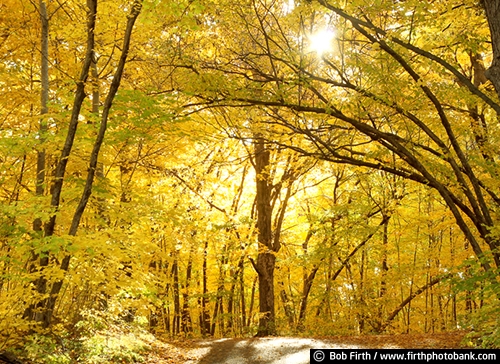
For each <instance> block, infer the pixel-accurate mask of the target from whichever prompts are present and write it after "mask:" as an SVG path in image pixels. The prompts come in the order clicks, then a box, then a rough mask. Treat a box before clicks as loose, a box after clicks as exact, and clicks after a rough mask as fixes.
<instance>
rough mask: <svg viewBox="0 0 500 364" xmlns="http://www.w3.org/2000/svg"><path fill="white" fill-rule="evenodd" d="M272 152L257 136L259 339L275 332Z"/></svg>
mask: <svg viewBox="0 0 500 364" xmlns="http://www.w3.org/2000/svg"><path fill="white" fill-rule="evenodd" d="M269 168H270V151H269V150H268V149H267V148H266V146H265V143H264V140H263V139H262V137H261V136H260V135H257V137H256V140H255V172H256V185H257V196H256V199H257V229H258V241H259V253H258V256H257V263H256V264H255V263H253V264H254V268H255V270H256V271H257V274H258V276H259V312H260V317H259V328H258V331H257V335H256V336H268V335H274V334H275V333H276V325H275V312H274V268H275V265H276V256H275V253H276V252H278V250H279V245H278V246H275V245H274V244H273V232H272V207H271V189H272V187H271V184H270V182H269Z"/></svg>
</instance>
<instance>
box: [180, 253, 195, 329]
mask: <svg viewBox="0 0 500 364" xmlns="http://www.w3.org/2000/svg"><path fill="white" fill-rule="evenodd" d="M192 268H193V262H192V257H191V256H190V257H189V261H188V265H187V268H186V284H185V285H184V289H183V292H182V331H183V332H184V333H185V334H187V333H190V332H192V331H193V325H192V321H191V314H190V312H189V285H190V283H191V272H192Z"/></svg>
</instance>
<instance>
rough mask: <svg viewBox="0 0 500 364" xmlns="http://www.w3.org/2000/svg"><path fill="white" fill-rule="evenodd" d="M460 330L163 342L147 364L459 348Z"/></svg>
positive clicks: (267, 363)
mask: <svg viewBox="0 0 500 364" xmlns="http://www.w3.org/2000/svg"><path fill="white" fill-rule="evenodd" d="M464 334H465V333H464V332H454V333H440V334H410V335H364V336H344V337H342V336H338V337H325V338H299V337H265V338H248V339H191V340H177V341H174V342H172V341H170V342H164V343H163V344H162V345H163V347H158V348H157V350H154V351H153V352H154V353H155V355H152V356H150V358H149V360H148V361H147V363H148V364H157V363H161V364H171V363H172V364H174V363H175V364H177V363H184V364H285V363H286V364H309V350H310V349H311V348H318V349H319V348H332V349H333V348H336V349H375V348H380V349H383V348H387V349H389V348H394V349H396V348H405V349H418V348H429V349H430V348H443V349H452V348H461V347H463V345H462V344H461V340H462V339H463V336H464Z"/></svg>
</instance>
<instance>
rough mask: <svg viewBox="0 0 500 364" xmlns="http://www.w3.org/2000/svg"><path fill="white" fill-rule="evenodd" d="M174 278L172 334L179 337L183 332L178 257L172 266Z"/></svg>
mask: <svg viewBox="0 0 500 364" xmlns="http://www.w3.org/2000/svg"><path fill="white" fill-rule="evenodd" d="M172 276H173V278H174V287H173V294H174V319H173V324H172V334H173V335H174V336H175V335H178V334H179V333H180V332H181V302H180V292H179V291H180V289H179V266H178V262H177V257H176V258H175V260H174V264H173V265H172Z"/></svg>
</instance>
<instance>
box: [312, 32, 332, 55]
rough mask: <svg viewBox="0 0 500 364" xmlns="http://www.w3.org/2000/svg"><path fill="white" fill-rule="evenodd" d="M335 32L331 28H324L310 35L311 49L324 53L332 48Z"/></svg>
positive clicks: (319, 53)
mask: <svg viewBox="0 0 500 364" xmlns="http://www.w3.org/2000/svg"><path fill="white" fill-rule="evenodd" d="M334 36H335V33H334V32H333V30H331V29H328V28H326V29H323V30H320V31H319V32H316V33H314V34H311V35H310V36H309V50H310V51H312V52H316V53H318V55H320V56H321V55H323V54H324V53H327V52H330V51H331V50H332V40H333V37H334Z"/></svg>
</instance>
